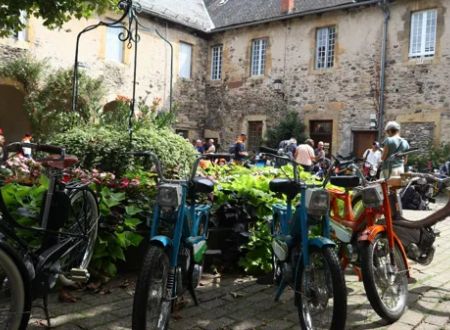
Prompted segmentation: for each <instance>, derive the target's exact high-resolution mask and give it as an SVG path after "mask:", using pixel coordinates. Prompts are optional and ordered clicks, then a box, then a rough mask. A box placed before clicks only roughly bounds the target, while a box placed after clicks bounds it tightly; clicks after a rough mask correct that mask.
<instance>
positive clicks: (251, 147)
mask: <svg viewBox="0 0 450 330" xmlns="http://www.w3.org/2000/svg"><path fill="white" fill-rule="evenodd" d="M262 133H263V122H262V121H249V122H248V141H247V150H248V151H253V152H256V151H257V149H258V148H259V147H260V146H261V141H262Z"/></svg>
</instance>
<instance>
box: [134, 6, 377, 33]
mask: <svg viewBox="0 0 450 330" xmlns="http://www.w3.org/2000/svg"><path fill="white" fill-rule="evenodd" d="M280 2H281V0H140V3H141V5H142V7H143V9H144V11H145V12H147V13H149V14H153V15H155V16H158V17H162V18H165V19H167V20H169V21H173V22H176V23H179V24H182V25H186V26H189V27H191V28H194V29H196V30H200V31H203V32H213V31H214V30H216V29H223V28H227V27H233V26H237V25H242V24H251V23H255V24H257V23H258V22H262V21H266V20H272V19H277V18H280V19H281V18H285V17H289V16H295V15H302V14H303V15H307V14H308V13H311V12H313V11H318V10H333V9H339V8H340V7H342V6H345V5H358V4H357V3H356V2H360V3H361V4H364V2H371V0H294V10H293V11H292V12H291V13H289V16H287V15H286V14H283V13H282V12H281V8H280V7H281V6H280Z"/></svg>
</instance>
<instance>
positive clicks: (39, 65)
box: [0, 9, 47, 95]
mask: <svg viewBox="0 0 450 330" xmlns="http://www.w3.org/2000/svg"><path fill="white" fill-rule="evenodd" d="M0 10H1V9H0ZM46 67H47V66H46V64H45V62H44V61H39V60H36V59H34V58H32V57H30V56H20V57H19V58H16V59H12V60H9V61H6V62H5V63H4V64H3V65H2V66H1V67H0V76H1V77H4V78H10V79H13V80H17V81H18V82H20V83H21V84H22V85H23V87H24V89H25V93H26V94H27V95H29V94H31V93H32V92H34V91H36V90H37V88H38V85H39V81H40V79H41V76H42V73H43V72H44V70H45V69H46Z"/></svg>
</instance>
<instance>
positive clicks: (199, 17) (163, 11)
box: [138, 0, 214, 32]
mask: <svg viewBox="0 0 450 330" xmlns="http://www.w3.org/2000/svg"><path fill="white" fill-rule="evenodd" d="M138 2H139V3H140V4H141V6H142V9H143V11H144V12H146V13H148V14H150V15H154V16H158V17H162V18H164V19H167V20H169V21H172V22H175V23H178V24H181V25H185V26H188V27H191V28H193V29H196V30H200V31H204V32H207V31H210V30H212V29H213V28H214V25H213V23H212V21H211V18H210V16H209V13H208V11H207V10H206V7H205V3H204V2H203V0H140V1H138Z"/></svg>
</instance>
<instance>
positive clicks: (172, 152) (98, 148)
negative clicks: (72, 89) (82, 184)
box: [51, 125, 196, 177]
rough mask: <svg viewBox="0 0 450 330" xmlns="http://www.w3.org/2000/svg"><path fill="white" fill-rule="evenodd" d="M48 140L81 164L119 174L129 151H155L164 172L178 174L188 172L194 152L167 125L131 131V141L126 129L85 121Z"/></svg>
mask: <svg viewBox="0 0 450 330" xmlns="http://www.w3.org/2000/svg"><path fill="white" fill-rule="evenodd" d="M51 143H54V144H56V145H61V146H64V147H65V148H66V150H67V152H68V153H70V154H74V155H76V156H77V157H78V158H79V159H80V165H81V167H82V168H85V169H92V168H98V169H101V170H102V171H108V172H113V173H114V174H116V175H119V176H120V175H122V174H123V173H124V172H125V171H126V170H127V169H129V168H130V165H132V164H133V157H130V155H129V152H132V151H146V150H151V151H153V152H155V153H156V154H157V155H158V157H159V158H160V160H161V162H162V164H163V168H164V171H165V173H166V175H176V176H179V177H183V176H185V175H186V174H187V173H189V170H190V168H191V164H192V162H193V160H194V158H195V155H196V152H195V150H194V148H192V145H191V144H190V143H188V142H187V141H186V140H185V139H183V138H182V137H181V136H179V135H177V134H175V133H174V132H172V131H171V130H170V129H167V128H163V129H156V128H154V127H152V128H141V129H139V130H137V131H135V132H134V133H133V141H132V142H130V140H129V136H128V132H127V131H126V130H118V129H116V128H114V127H101V126H96V125H87V126H85V127H82V128H81V127H76V128H72V129H70V130H68V131H67V132H64V133H59V134H56V135H55V136H54V138H52V139H51Z"/></svg>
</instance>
